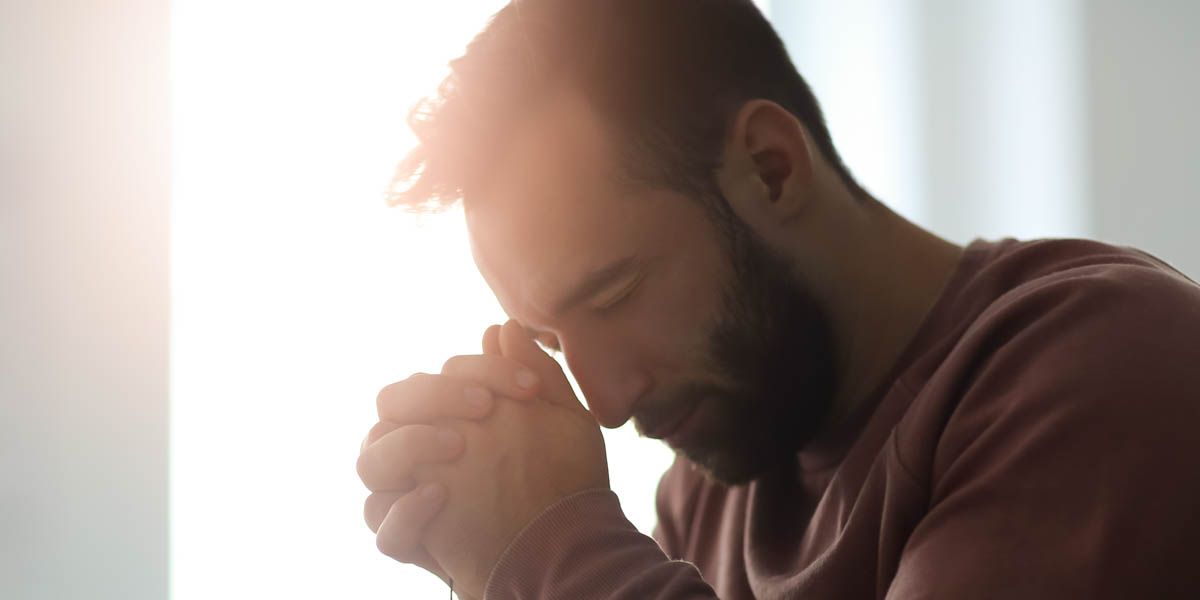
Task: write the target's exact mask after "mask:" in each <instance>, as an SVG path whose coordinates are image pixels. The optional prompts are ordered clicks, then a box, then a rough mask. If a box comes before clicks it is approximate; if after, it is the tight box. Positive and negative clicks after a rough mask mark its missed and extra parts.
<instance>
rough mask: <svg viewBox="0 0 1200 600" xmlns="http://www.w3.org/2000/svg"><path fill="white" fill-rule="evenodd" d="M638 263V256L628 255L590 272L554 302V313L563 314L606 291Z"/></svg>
mask: <svg viewBox="0 0 1200 600" xmlns="http://www.w3.org/2000/svg"><path fill="white" fill-rule="evenodd" d="M637 263H638V261H637V257H635V256H626V257H625V258H621V259H618V260H615V261H613V262H612V263H609V264H608V265H606V266H604V267H601V268H599V269H596V270H595V271H592V272H591V273H588V274H587V276H585V277H584V278H583V279H582V280H581V281H580V282H579V283H578V284H576V285H575V287H574V288H573V289H572V290H571V291H570V292H569V293H568V294H567V295H566V296H563V298H562V299H561V300H559V301H558V302H556V303H555V304H554V306H553V310H554V314H559V315H561V314H563V313H565V312H567V311H568V310H570V309H571V308H573V307H574V306H576V305H577V304H579V303H581V302H583V301H584V300H587V299H588V298H591V297H593V296H595V295H596V294H599V293H600V292H602V291H604V289H605V288H607V287H608V286H610V285H612V284H613V283H614V282H616V281H618V280H619V279H621V277H622V276H623V275H624V274H625V273H627V272H628V271H629V270H630V269H632V268H633V267H635V266H636V265H637Z"/></svg>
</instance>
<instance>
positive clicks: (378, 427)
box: [358, 421, 400, 454]
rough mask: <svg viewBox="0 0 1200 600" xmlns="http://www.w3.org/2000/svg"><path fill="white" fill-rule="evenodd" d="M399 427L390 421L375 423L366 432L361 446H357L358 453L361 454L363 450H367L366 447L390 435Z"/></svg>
mask: <svg viewBox="0 0 1200 600" xmlns="http://www.w3.org/2000/svg"><path fill="white" fill-rule="evenodd" d="M399 427H400V424H399V423H394V422H392V421H380V422H378V423H376V424H375V425H374V426H373V427H371V430H370V431H368V432H367V437H365V438H363V441H362V446H359V448H358V453H359V454H362V452H363V450H366V449H367V446H370V445H371V444H374V443H375V442H376V441H378V440H379V438H381V437H383V436H385V435H387V434H388V433H391V432H392V431H395V430H396V429H398V428H399Z"/></svg>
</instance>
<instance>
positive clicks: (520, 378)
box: [517, 371, 537, 389]
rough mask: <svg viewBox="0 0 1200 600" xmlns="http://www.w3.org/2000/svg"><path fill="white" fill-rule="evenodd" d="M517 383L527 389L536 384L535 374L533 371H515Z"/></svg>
mask: <svg viewBox="0 0 1200 600" xmlns="http://www.w3.org/2000/svg"><path fill="white" fill-rule="evenodd" d="M517 385H518V386H520V387H522V388H524V389H529V388H531V387H533V386H534V385H537V375H534V374H533V371H517Z"/></svg>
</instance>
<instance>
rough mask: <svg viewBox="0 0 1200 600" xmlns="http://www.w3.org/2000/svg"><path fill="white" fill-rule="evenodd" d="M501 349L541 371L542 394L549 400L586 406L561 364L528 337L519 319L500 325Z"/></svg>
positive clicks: (513, 357)
mask: <svg viewBox="0 0 1200 600" xmlns="http://www.w3.org/2000/svg"><path fill="white" fill-rule="evenodd" d="M500 349H501V351H502V352H503V353H504V356H505V357H507V358H511V359H512V360H515V361H517V362H519V363H521V364H523V365H527V366H529V368H531V369H533V370H534V371H535V372H537V373H538V376H539V377H540V378H541V380H542V383H541V386H542V394H541V396H542V397H543V398H545V399H546V400H547V401H549V402H552V403H555V404H561V405H564V406H579V407H580V408H583V405H582V404H580V402H579V399H578V398H576V397H575V390H573V389H571V383H570V382H568V381H567V376H566V375H565V374H563V370H562V366H560V365H559V364H558V361H556V360H554V359H553V358H551V356H550V355H549V354H546V352H545V351H544V350H542V349H541V348H540V347H539V346H538V345H537V343H536V342H534V341H533V340H532V339H530V338H529V336H528V335H527V334H526V333H525V328H524V327H522V326H521V324H520V323H518V322H516V321H515V320H509V321H508V322H507V323H505V324H504V326H503V327H501V328H500Z"/></svg>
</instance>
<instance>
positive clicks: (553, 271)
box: [359, 90, 961, 597]
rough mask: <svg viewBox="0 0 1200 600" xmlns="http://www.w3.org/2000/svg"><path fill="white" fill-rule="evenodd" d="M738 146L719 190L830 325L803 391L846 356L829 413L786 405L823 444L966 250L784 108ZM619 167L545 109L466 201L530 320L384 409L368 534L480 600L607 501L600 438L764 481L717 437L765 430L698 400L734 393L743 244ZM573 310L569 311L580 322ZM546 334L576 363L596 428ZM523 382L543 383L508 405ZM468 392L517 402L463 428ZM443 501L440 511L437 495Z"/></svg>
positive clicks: (575, 126) (729, 146)
mask: <svg viewBox="0 0 1200 600" xmlns="http://www.w3.org/2000/svg"><path fill="white" fill-rule="evenodd" d="M728 131H729V134H728V136H727V139H726V144H725V148H724V152H723V157H722V158H723V161H722V165H723V166H722V167H721V169H720V170H719V171H718V172H717V179H718V183H719V187H720V189H721V193H722V196H723V198H724V201H725V202H727V203H728V206H729V208H730V209H731V212H732V214H733V215H734V217H735V218H736V219H737V223H739V224H740V226H741V227H744V229H745V231H746V232H749V233H750V234H751V235H752V236H753V238H754V239H756V240H758V241H759V242H760V245H761V249H762V250H763V251H764V252H766V253H767V255H769V256H772V257H775V258H776V259H778V261H779V262H780V263H781V264H783V265H785V269H787V270H789V271H790V274H791V278H790V281H791V282H792V283H794V284H795V285H794V287H795V288H796V289H797V290H802V291H803V297H804V298H806V299H807V301H810V302H811V307H808V306H807V304H806V308H804V309H803V310H799V307H797V310H798V314H803V315H807V316H806V317H805V318H807V319H809V320H810V321H818V322H819V323H815V324H819V327H813V328H811V331H825V332H827V334H828V339H827V340H825V341H824V342H820V343H818V340H817V338H819V337H821V336H803V337H812V338H813V339H797V340H796V341H795V347H796V348H797V350H796V352H795V354H794V356H795V357H807V358H797V359H796V360H797V362H801V363H803V364H797V365H796V369H795V370H797V371H803V370H804V369H806V368H808V369H809V370H813V369H814V367H812V365H813V364H816V363H815V362H814V361H813V360H811V359H812V358H813V357H814V356H817V355H816V354H814V353H816V352H819V351H822V350H823V351H824V352H826V353H827V354H831V355H832V356H828V357H826V358H827V359H828V360H827V361H826V362H827V364H828V366H827V367H825V368H824V370H825V371H827V375H828V380H829V382H830V385H829V386H828V388H827V390H826V393H825V394H824V395H822V394H820V393H818V392H817V391H816V390H818V388H819V386H818V387H813V386H808V387H805V386H806V383H805V382H798V383H797V384H796V388H795V389H796V390H799V391H798V392H797V393H795V394H791V395H789V396H788V398H787V399H785V400H774V401H772V404H771V406H774V405H777V404H785V403H787V402H791V403H794V404H797V405H799V406H801V407H809V406H822V407H823V408H824V410H820V411H814V412H808V413H806V412H804V411H799V412H796V413H790V414H795V415H806V414H807V415H810V416H811V415H821V419H820V420H821V423H819V425H820V426H821V427H824V428H829V427H835V426H836V425H837V424H838V423H839V421H841V420H842V419H844V418H845V417H846V415H848V414H849V413H850V412H851V411H852V410H853V409H854V407H855V406H857V405H858V404H859V403H861V402H862V401H863V400H864V399H865V396H866V394H868V393H870V391H871V390H872V389H873V388H874V387H875V386H876V385H877V384H878V383H879V380H880V378H881V377H883V375H884V373H885V371H886V370H887V369H888V368H889V367H890V365H891V364H892V363H893V362H894V361H895V359H896V358H897V357H898V355H899V354H900V352H901V351H902V350H903V348H904V345H905V344H906V342H907V341H908V340H909V339H910V338H911V337H912V335H913V334H914V333H915V331H916V329H917V327H918V326H919V324H920V322H921V320H922V318H923V317H924V315H925V314H926V313H927V312H928V311H929V309H930V308H931V307H932V305H933V303H934V302H935V300H936V298H937V297H938V295H939V293H940V291H941V289H942V288H943V287H944V285H945V283H946V282H947V280H948V279H949V276H950V274H951V272H952V270H953V268H954V266H955V264H956V263H957V261H958V259H959V257H960V255H961V248H959V247H957V246H955V245H953V244H950V243H948V242H946V241H944V240H941V239H939V238H937V237H936V236H934V235H932V234H930V233H928V232H926V231H924V230H921V229H920V228H918V227H916V226H914V225H912V224H911V223H908V222H907V221H905V220H904V219H902V218H901V217H899V216H898V215H896V214H895V213H893V212H891V211H890V210H888V209H887V208H886V207H884V206H883V205H882V204H879V203H877V202H874V201H871V200H869V199H868V200H863V199H859V198H855V197H854V196H853V195H852V194H851V193H850V192H849V191H848V190H847V189H846V187H845V186H844V184H843V182H842V181H841V179H840V178H839V177H838V176H837V174H836V173H835V172H834V170H833V169H831V168H830V167H829V165H828V164H826V162H825V161H824V159H823V158H822V157H821V156H820V155H819V153H818V152H817V151H816V149H815V145H814V144H813V143H812V142H811V137H810V135H809V134H808V132H807V131H806V130H805V128H804V127H803V125H802V124H801V123H799V122H798V121H797V120H796V119H795V118H794V117H792V116H791V115H790V114H789V113H787V111H785V110H784V109H782V108H780V107H779V106H778V105H776V104H774V103H772V102H769V101H765V100H755V101H751V102H748V103H746V104H745V105H743V106H742V107H741V108H740V109H739V110H738V111H737V113H736V114H735V115H733V117H732V118H731V122H730V126H729V128H728ZM615 156H616V154H615V153H614V152H613V148H612V140H611V139H610V138H609V137H608V136H606V135H605V128H604V126H603V124H602V123H601V122H600V120H599V119H598V118H597V116H596V115H595V114H594V113H593V112H592V111H591V109H590V108H589V107H588V105H587V103H586V102H585V101H584V100H583V99H582V98H580V97H578V96H576V95H574V94H573V93H572V92H570V91H568V90H563V91H561V92H559V93H557V94H555V95H553V96H551V97H549V98H547V100H546V103H545V105H544V106H543V107H542V110H541V111H539V113H538V114H537V118H536V119H530V120H529V121H528V122H526V123H525V124H524V126H523V127H521V128H520V129H519V131H518V133H517V134H516V135H515V136H514V138H513V139H512V140H511V142H510V144H509V145H508V148H507V152H505V153H504V155H503V156H501V157H499V160H498V162H497V164H496V166H495V169H494V173H493V174H492V176H491V177H490V178H489V179H488V181H487V185H486V187H481V188H479V189H468V190H466V193H465V208H466V218H467V226H468V229H469V231H470V236H471V243H472V252H473V254H474V256H475V259H476V263H477V265H478V267H479V270H480V272H481V273H482V274H483V276H484V278H485V279H486V280H487V281H488V283H489V285H490V286H491V288H492V290H493V291H494V292H495V294H496V297H497V299H498V300H499V301H500V303H501V305H502V306H503V307H504V308H505V310H506V311H507V312H508V314H509V315H510V316H512V317H513V318H514V319H515V321H512V322H510V323H508V324H506V325H505V326H504V328H503V329H500V330H498V331H497V330H490V331H489V336H490V341H486V340H485V353H484V354H482V355H477V356H469V357H456V359H457V363H456V365H449V363H448V366H453V367H454V368H451V369H449V370H448V371H447V370H444V372H443V374H442V375H440V376H429V377H434V378H436V377H441V378H442V379H444V380H447V381H453V382H455V384H454V385H445V386H442V387H441V388H437V389H434V388H436V387H437V386H428V385H427V386H425V387H423V388H422V387H420V386H418V385H415V384H410V385H407V386H404V385H400V384H395V385H396V386H398V389H393V390H392V392H391V393H389V394H387V395H386V397H385V394H383V393H381V400H380V418H381V422H380V424H379V425H377V426H376V428H375V429H373V430H372V434H371V435H369V436H368V440H367V442H366V443H365V444H364V456H368V457H369V458H368V459H366V460H362V459H360V465H359V467H360V468H359V472H360V476H362V477H363V480H364V483H367V486H368V488H369V489H371V490H372V491H373V492H374V493H373V494H372V498H373V499H374V500H372V499H369V500H368V503H367V508H366V513H367V521H368V525H369V526H371V527H372V530H373V531H376V532H377V543H378V544H379V546H380V549H381V551H383V552H384V553H385V554H388V555H389V556H393V557H395V558H397V559H398V560H404V561H406V562H414V563H415V564H420V565H421V566H423V567H425V568H427V569H429V570H430V571H432V572H434V573H436V574H438V575H439V576H442V577H443V578H446V577H449V576H453V577H454V579H455V581H456V589H458V590H459V591H460V593H464V594H465V595H464V597H480V596H482V592H483V586H484V585H485V584H486V581H487V574H488V573H489V572H490V569H491V567H492V565H494V564H495V562H496V560H497V559H498V558H499V555H500V553H501V552H502V551H503V549H504V548H505V547H506V546H507V544H508V542H509V541H510V540H511V539H512V537H513V536H514V535H516V533H517V532H519V531H520V529H521V528H522V527H524V526H525V525H526V524H528V523H529V522H530V521H531V520H532V519H533V518H534V517H536V516H537V514H539V513H540V512H541V511H542V510H543V509H544V508H545V507H547V506H549V505H550V504H553V503H554V502H556V501H558V500H559V499H561V498H563V497H565V496H567V495H570V494H571V493H574V492H576V491H579V490H584V489H590V488H595V487H607V485H608V483H607V470H606V466H605V457H604V452H603V443H602V441H600V442H599V443H597V440H598V439H599V430H598V428H597V424H598V425H601V426H605V427H617V426H620V425H621V424H623V423H625V422H626V421H628V420H630V419H631V418H632V419H634V421H635V424H636V425H638V428H639V430H641V431H643V432H649V433H665V432H666V431H665V428H667V426H668V425H669V424H670V423H671V422H673V421H677V420H679V419H680V418H681V417H683V416H684V414H685V413H686V414H687V415H690V416H688V417H687V419H686V421H685V426H684V429H683V430H681V431H682V432H683V433H684V434H685V436H684V437H685V439H684V440H683V441H684V442H685V444H684V445H685V446H689V447H684V448H679V449H680V450H681V451H684V452H685V454H689V455H690V453H689V451H692V452H695V453H699V454H703V455H705V456H709V457H712V456H716V457H718V458H713V459H712V462H713V468H714V470H715V471H721V470H722V469H724V467H723V466H722V465H732V466H731V467H730V468H728V469H724V471H725V473H726V474H730V473H732V474H736V475H738V476H739V478H744V477H745V478H748V477H753V476H755V475H756V473H754V472H745V471H746V470H745V469H741V470H738V469H735V468H733V467H739V466H744V465H745V464H753V461H751V460H749V458H753V457H755V456H758V454H754V453H752V452H749V451H747V452H743V453H738V452H735V451H733V450H730V451H729V452H727V453H725V454H721V453H720V451H722V450H725V449H728V447H730V446H734V445H736V442H737V440H739V439H741V438H738V437H735V436H732V435H725V436H723V435H721V433H722V432H723V430H722V429H721V427H722V426H721V425H720V424H721V423H724V422H727V421H730V420H731V419H734V420H735V421H736V419H737V418H741V417H740V416H739V415H742V414H743V413H747V414H749V413H753V410H749V409H747V410H746V411H742V412H738V411H736V410H735V409H733V408H729V407H731V406H735V404H734V402H733V401H732V400H729V399H728V398H727V399H726V400H725V401H718V400H699V401H698V400H696V399H695V398H690V397H689V394H688V391H690V390H696V389H707V390H718V391H719V390H727V389H730V388H731V387H732V386H733V383H734V382H736V377H735V376H734V374H731V373H726V372H723V371H722V370H721V369H720V368H719V367H720V366H721V365H720V364H719V361H718V362H717V363H714V356H713V343H712V342H713V340H712V337H713V332H714V328H715V327H716V324H717V323H719V322H720V320H721V318H722V316H725V315H727V306H726V305H725V304H724V303H723V298H724V297H725V295H727V294H728V292H729V290H730V289H733V290H735V291H736V290H737V285H738V282H739V281H741V280H739V278H738V272H737V270H736V269H735V267H734V265H733V263H732V262H731V259H730V255H729V252H728V247H727V244H726V243H725V241H724V240H723V238H722V237H721V234H720V233H718V231H717V229H716V228H715V227H714V225H713V220H712V218H711V215H710V214H709V213H708V212H706V209H704V208H703V207H702V206H701V204H700V203H698V202H697V201H695V200H694V199H691V198H687V197H684V196H683V195H681V194H679V193H677V192H672V191H668V190H662V189H651V188H648V187H635V188H633V189H631V188H630V187H629V186H620V185H618V184H617V183H616V178H615V177H614V174H615V173H617V165H618V163H617V161H616V159H615ZM621 259H631V261H632V266H630V267H628V268H625V269H623V270H621V271H620V272H619V273H618V274H617V275H616V276H615V277H611V278H608V279H606V280H605V281H604V282H603V284H602V285H599V286H593V287H591V288H590V289H588V290H587V293H585V294H578V293H575V292H577V291H578V290H579V289H580V287H579V283H580V282H581V281H582V280H584V279H586V278H587V276H588V274H590V273H594V272H595V271H596V270H597V269H601V268H603V267H606V266H608V265H611V264H613V263H614V262H615V261H619V260H621ZM731 286H732V287H731ZM723 294H724V295H723ZM568 297H572V298H573V300H574V301H573V302H572V303H571V304H570V305H564V303H563V300H564V299H566V298H568ZM782 297H792V296H782ZM809 308H811V310H809ZM530 335H533V336H535V337H537V339H538V340H539V341H541V342H543V343H544V344H545V345H549V346H555V347H559V348H561V350H562V352H563V355H564V358H565V361H566V363H567V365H568V366H569V368H570V369H571V371H572V373H573V374H574V375H575V378H576V381H577V382H578V384H579V387H580V390H581V392H582V393H583V395H584V397H585V398H586V400H587V409H586V410H585V409H584V408H583V406H582V404H581V403H580V402H579V401H578V399H576V398H575V396H574V394H573V392H572V391H571V389H570V386H569V385H567V384H566V379H565V378H564V377H563V376H562V373H561V372H559V371H557V364H556V363H554V361H553V360H551V359H549V357H547V356H546V355H545V354H544V353H543V352H541V351H540V350H539V349H538V348H537V346H535V345H534V344H533V343H532V342H531V341H530V340H529V336H530ZM485 337H486V336H485ZM489 346H490V347H489ZM488 350H490V352H489V351H488ZM787 356H788V357H791V356H793V355H792V354H791V353H789V354H787ZM456 359H452V361H454V360H456ZM522 368H529V369H532V370H533V371H534V372H535V373H536V374H537V376H538V379H539V382H538V384H537V385H536V386H535V388H529V389H524V388H519V389H516V390H515V391H514V389H513V384H512V382H513V381H514V378H515V373H516V372H518V371H519V370H520V369H522ZM418 379H423V378H418ZM805 381H807V380H805ZM466 382H472V384H473V385H475V386H479V387H481V388H485V389H488V390H491V398H492V399H493V400H494V398H495V397H496V396H504V397H514V398H520V399H522V401H519V402H504V401H501V402H494V401H493V402H490V404H489V409H487V410H482V411H477V412H475V413H471V414H470V415H465V414H464V412H466V411H465V409H462V408H459V407H460V405H461V404H462V398H463V394H464V389H465V388H464V386H466V385H467V383H466ZM402 383H403V382H402ZM455 386H457V387H455ZM390 387H391V386H390ZM810 389H811V390H813V391H812V393H803V391H804V390H810ZM821 389H823V388H821ZM447 390H449V391H447ZM385 391H387V390H386V389H385ZM717 396H721V394H719V393H717V392H714V397H717ZM825 396H827V397H825ZM729 398H736V395H732V394H731V395H729ZM751 401H753V399H749V398H748V399H745V402H746V403H749V402H751ZM746 406H747V407H749V406H750V405H749V404H746ZM414 407H419V408H414ZM489 415H490V416H489ZM485 418H486V419H485ZM746 418H747V419H749V417H746ZM796 418H798V419H800V418H801V417H796ZM756 422H757V421H753V420H750V421H745V422H744V423H743V425H744V424H745V423H756ZM447 429H448V430H450V431H453V432H455V433H456V434H457V435H459V436H461V443H456V444H454V445H453V446H452V447H450V448H448V449H447V448H444V449H443V451H432V450H430V448H433V447H435V446H434V445H433V444H434V443H435V442H434V437H435V435H436V431H438V430H447ZM817 430H818V427H817V425H814V426H813V427H812V431H813V432H816V431H817ZM688 433H690V434H691V435H690V436H688V435H686V434H688ZM389 436H390V437H389ZM768 437H769V436H768ZM697 440H699V441H697ZM801 441H803V440H801ZM687 442H690V445H689V444H687ZM439 452H440V453H439ZM705 453H707V454H705ZM548 456H553V457H554V458H553V460H551V459H548V458H547V457H548ZM720 457H724V458H720ZM722 460H724V463H722ZM364 465H365V466H364ZM413 486H419V487H415V488H414V487H413ZM427 489H432V490H434V492H435V493H434V494H433V495H432V497H425V496H424V495H422V494H421V492H423V491H424V490H427ZM383 507H386V510H384V509H383ZM380 514H383V515H384V517H382V520H381V519H380V518H379V516H378V515H380Z"/></svg>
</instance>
